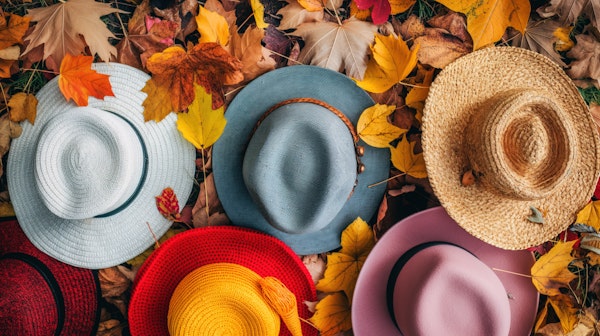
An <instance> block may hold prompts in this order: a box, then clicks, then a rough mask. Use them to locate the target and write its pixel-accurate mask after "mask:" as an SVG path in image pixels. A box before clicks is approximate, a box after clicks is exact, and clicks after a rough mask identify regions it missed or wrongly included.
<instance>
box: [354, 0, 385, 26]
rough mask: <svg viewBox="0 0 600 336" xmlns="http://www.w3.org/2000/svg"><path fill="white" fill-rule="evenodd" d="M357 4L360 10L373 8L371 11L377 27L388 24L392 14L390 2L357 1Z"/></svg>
mask: <svg viewBox="0 0 600 336" xmlns="http://www.w3.org/2000/svg"><path fill="white" fill-rule="evenodd" d="M355 2H356V6H357V7H358V9H369V8H371V7H373V9H372V10H371V19H372V20H373V23H374V24H376V25H379V24H382V23H384V22H386V21H387V19H388V17H389V16H390V14H391V13H392V6H391V5H390V2H389V0H355Z"/></svg>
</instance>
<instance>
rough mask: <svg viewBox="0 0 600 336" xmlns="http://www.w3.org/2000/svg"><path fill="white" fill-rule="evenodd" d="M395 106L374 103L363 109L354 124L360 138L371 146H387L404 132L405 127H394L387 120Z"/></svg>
mask: <svg viewBox="0 0 600 336" xmlns="http://www.w3.org/2000/svg"><path fill="white" fill-rule="evenodd" d="M395 109H396V106H394V105H382V104H375V105H373V106H371V107H369V108H367V109H365V110H364V111H363V112H362V113H361V115H360V117H359V118H358V123H357V124H356V132H357V133H358V135H359V136H360V138H361V139H362V140H363V141H364V142H366V143H367V144H369V145H370V146H373V147H378V148H387V147H389V146H390V142H392V141H393V140H395V139H397V138H398V137H400V135H402V134H404V133H406V131H407V130H406V129H402V128H400V127H396V126H394V125H392V124H391V123H390V122H389V121H388V116H389V115H390V114H392V113H394V110H395Z"/></svg>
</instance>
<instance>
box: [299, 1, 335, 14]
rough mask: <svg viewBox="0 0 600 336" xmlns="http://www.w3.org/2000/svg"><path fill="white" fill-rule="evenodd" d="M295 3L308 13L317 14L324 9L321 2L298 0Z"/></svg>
mask: <svg viewBox="0 0 600 336" xmlns="http://www.w3.org/2000/svg"><path fill="white" fill-rule="evenodd" d="M325 1H328V0H325ZM297 2H298V4H299V5H300V6H302V8H305V9H306V10H307V11H309V12H319V11H322V10H323V8H324V7H325V6H324V5H323V2H322V1H321V0H298V1H297Z"/></svg>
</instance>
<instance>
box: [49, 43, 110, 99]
mask: <svg viewBox="0 0 600 336" xmlns="http://www.w3.org/2000/svg"><path fill="white" fill-rule="evenodd" d="M93 61H94V58H93V57H92V56H82V55H79V56H72V55H70V54H66V55H65V57H64V58H63V61H62V63H61V64H60V75H59V78H58V87H59V89H60V92H62V94H63V96H65V99H67V100H69V99H73V101H74V102H75V104H77V105H78V106H87V104H88V97H89V96H92V97H96V98H98V99H103V98H104V97H105V96H114V93H113V91H112V86H111V84H110V81H109V79H108V78H109V76H108V75H105V74H101V73H98V72H96V70H92V62H93Z"/></svg>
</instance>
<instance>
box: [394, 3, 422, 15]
mask: <svg viewBox="0 0 600 336" xmlns="http://www.w3.org/2000/svg"><path fill="white" fill-rule="evenodd" d="M389 1H390V6H391V7H392V10H391V14H392V15H396V14H400V13H404V12H406V11H407V10H409V9H410V8H411V7H412V6H414V5H415V4H416V3H417V0H389Z"/></svg>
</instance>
